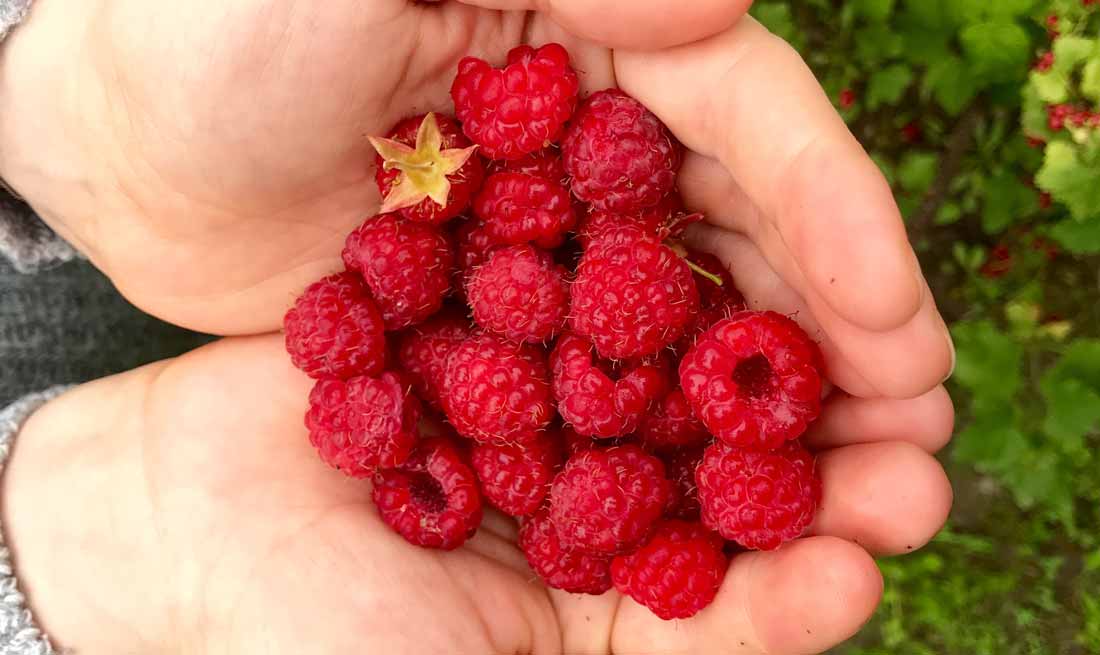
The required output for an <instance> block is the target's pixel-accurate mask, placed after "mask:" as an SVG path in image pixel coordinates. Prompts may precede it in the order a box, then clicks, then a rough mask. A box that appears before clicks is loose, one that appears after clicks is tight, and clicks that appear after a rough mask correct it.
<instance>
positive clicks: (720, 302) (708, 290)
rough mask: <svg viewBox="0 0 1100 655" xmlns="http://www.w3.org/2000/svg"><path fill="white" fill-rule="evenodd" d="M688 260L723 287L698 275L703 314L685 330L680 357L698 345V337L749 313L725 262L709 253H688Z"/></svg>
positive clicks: (680, 342)
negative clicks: (738, 315)
mask: <svg viewBox="0 0 1100 655" xmlns="http://www.w3.org/2000/svg"><path fill="white" fill-rule="evenodd" d="M686 256H687V259H688V261H690V262H691V263H692V264H693V265H695V266H696V267H697V268H701V269H703V270H704V271H705V272H707V273H709V274H710V275H712V276H714V277H717V278H718V279H720V280H721V281H722V284H721V285H719V284H716V283H715V282H714V281H713V280H711V279H709V278H708V277H707V276H705V275H701V274H699V272H698V271H696V275H695V287H696V288H697V289H698V290H699V313H698V314H696V316H695V320H694V321H692V323H691V325H690V326H689V327H688V329H687V330H685V332H684V336H683V338H681V339H680V341H679V342H678V343H677V344H676V351H677V352H680V353H685V352H687V351H688V350H690V349H691V347H692V346H693V345H694V344H695V339H696V337H698V336H699V335H700V334H702V333H703V332H706V331H707V330H709V329H710V328H711V326H713V325H714V324H715V323H717V322H718V321H721V320H722V319H726V318H729V317H730V316H733V315H734V314H736V313H737V312H740V311H744V310H746V309H748V305H747V304H746V303H745V297H744V296H743V295H741V292H740V291H739V290H738V289H737V286H736V285H734V283H733V276H731V275H730V272H729V269H728V268H726V265H725V264H723V263H722V260H720V259H718V258H717V257H715V256H714V255H712V254H710V253H708V252H701V251H697V250H689V251H687V253H686Z"/></svg>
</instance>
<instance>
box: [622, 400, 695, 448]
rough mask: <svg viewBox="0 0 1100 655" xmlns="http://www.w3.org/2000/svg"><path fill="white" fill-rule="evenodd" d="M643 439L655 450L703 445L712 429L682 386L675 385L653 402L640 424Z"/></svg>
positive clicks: (639, 428)
mask: <svg viewBox="0 0 1100 655" xmlns="http://www.w3.org/2000/svg"><path fill="white" fill-rule="evenodd" d="M638 437H640V438H641V440H642V443H644V444H645V445H646V446H647V447H649V448H651V449H654V450H664V449H669V448H683V447H686V446H701V445H703V444H704V443H706V441H707V439H709V438H710V433H708V432H707V429H706V428H705V427H703V424H702V423H700V422H699V419H697V418H695V414H693V413H692V412H691V404H690V403H689V402H688V400H687V398H686V397H684V392H683V391H681V390H680V389H673V390H672V391H670V392H668V393H667V394H665V397H664V398H662V399H661V400H660V401H658V402H656V403H654V404H653V409H652V411H650V412H649V413H648V414H646V415H645V417H644V418H643V419H642V422H641V424H640V425H639V426H638Z"/></svg>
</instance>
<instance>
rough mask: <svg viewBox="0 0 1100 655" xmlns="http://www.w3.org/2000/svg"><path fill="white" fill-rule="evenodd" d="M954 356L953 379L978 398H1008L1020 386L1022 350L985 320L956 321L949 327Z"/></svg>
mask: <svg viewBox="0 0 1100 655" xmlns="http://www.w3.org/2000/svg"><path fill="white" fill-rule="evenodd" d="M951 335H952V337H954V339H955V349H956V351H957V353H958V358H957V361H956V365H955V376H954V379H955V381H956V382H958V383H959V384H961V385H962V386H964V387H966V388H967V389H970V390H971V391H972V392H973V393H974V394H975V395H976V396H978V398H976V399H975V400H976V401H978V400H979V399H982V398H984V399H1005V400H1007V399H1011V398H1012V397H1013V396H1015V395H1016V392H1017V390H1018V389H1019V387H1020V367H1021V363H1022V360H1023V353H1022V351H1021V348H1020V345H1019V344H1018V343H1016V341H1015V340H1014V339H1012V337H1010V336H1008V335H1007V334H1004V333H1003V332H1001V331H1000V330H998V329H997V327H996V326H994V325H993V323H991V322H989V321H976V322H968V321H962V322H959V323H956V324H955V326H954V327H953V328H952V329H951Z"/></svg>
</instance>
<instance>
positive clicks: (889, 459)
mask: <svg viewBox="0 0 1100 655" xmlns="http://www.w3.org/2000/svg"><path fill="white" fill-rule="evenodd" d="M817 466H818V471H819V473H820V475H821V488H822V499H821V506H820V508H819V510H818V514H817V517H816V518H815V520H814V523H813V525H812V526H811V527H810V533H811V534H827V535H830V536H833V537H840V538H842V539H849V540H851V541H854V542H855V543H857V544H859V545H860V546H862V547H863V548H866V549H867V550H869V551H870V552H871V553H873V554H875V555H897V554H901V553H905V552H909V551H912V550H916V549H917V548H920V547H921V546H923V545H924V544H926V543H928V541H929V540H930V539H931V538H932V537H933V536H935V534H936V533H937V532H939V530H940V528H942V527H943V524H944V522H946V521H947V515H948V513H949V512H950V511H951V501H952V492H951V483H950V481H949V480H948V479H947V474H946V473H944V470H943V467H942V466H940V464H939V462H937V461H936V459H935V458H934V457H932V456H931V455H929V454H928V453H926V452H924V451H923V450H921V449H920V448H918V447H917V446H915V445H913V444H911V443H907V442H903V441H888V442H883V443H877V444H857V445H853V446H845V447H843V448H837V449H836V450H830V451H828V452H825V453H823V454H821V455H819V456H818V459H817Z"/></svg>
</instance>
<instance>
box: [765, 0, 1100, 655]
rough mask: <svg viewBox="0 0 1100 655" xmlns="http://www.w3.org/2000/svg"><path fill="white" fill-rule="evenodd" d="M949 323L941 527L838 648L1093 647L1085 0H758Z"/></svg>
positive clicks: (1092, 149) (1099, 533)
mask: <svg viewBox="0 0 1100 655" xmlns="http://www.w3.org/2000/svg"><path fill="white" fill-rule="evenodd" d="M753 13H754V15H755V16H756V18H757V19H758V20H760V21H761V22H762V23H764V24H765V25H767V26H768V27H769V28H770V29H771V30H772V31H773V32H775V33H776V34H778V35H780V36H782V37H783V38H785V39H787V40H788V41H789V42H790V43H791V44H792V45H793V46H794V47H795V48H797V49H798V50H799V51H800V52H801V53H802V55H803V57H804V58H805V59H806V61H807V62H808V63H809V64H810V66H811V67H812V68H813V69H814V71H815V72H816V73H817V75H818V78H819V79H820V80H821V81H822V83H823V85H824V86H825V89H826V91H827V92H828V93H829V94H830V96H831V97H832V98H833V99H834V102H835V103H836V104H837V106H838V108H839V109H840V110H841V113H842V114H843V115H844V117H845V119H846V120H847V121H848V123H849V126H850V127H851V129H852V130H853V132H854V133H855V134H856V135H857V137H859V139H860V141H862V142H863V144H864V145H865V146H866V147H867V149H868V150H869V151H870V152H871V155H872V157H873V158H874V159H875V161H876V162H878V164H879V166H880V167H881V168H882V170H883V172H884V174H885V175H886V177H887V179H889V180H890V182H891V184H892V185H893V187H894V190H895V193H896V195H897V198H898V204H899V206H900V207H901V210H902V213H903V215H904V216H905V219H906V222H907V225H908V227H909V233H910V238H911V240H912V241H913V244H914V246H915V248H916V249H917V252H918V255H919V256H920V258H921V262H922V265H923V266H924V270H925V274H926V275H927V277H928V278H929V281H930V282H931V284H932V286H933V288H934V290H935V293H936V298H937V301H938V302H939V304H940V308H941V310H942V311H943V313H944V315H945V316H946V317H947V319H948V321H949V323H950V324H951V326H952V333H953V334H954V336H955V340H956V345H957V348H958V366H957V369H956V373H955V376H954V378H953V380H952V382H951V383H949V384H950V388H951V391H952V395H953V397H954V398H955V401H956V406H957V410H958V416H959V418H958V423H957V436H956V438H955V440H954V443H953V445H952V447H951V448H949V449H948V451H947V452H945V453H944V454H943V455H942V458H943V461H944V464H945V465H946V466H947V468H948V471H949V472H950V474H951V477H952V481H953V484H954V487H955V494H956V507H955V510H954V512H953V515H952V518H951V521H950V523H949V526H948V529H947V530H946V531H945V532H944V533H943V534H941V535H940V536H939V537H938V538H937V539H936V540H935V541H934V542H933V543H932V544H931V545H929V546H928V547H927V548H926V549H925V550H924V551H922V552H921V553H918V554H916V555H913V556H909V557H904V558H899V559H896V560H884V561H882V562H880V566H881V568H882V571H883V574H884V576H885V578H886V592H885V597H884V602H883V605H882V607H881V609H880V610H879V612H878V614H877V615H876V617H875V619H874V621H873V622H872V624H871V625H870V626H869V627H868V628H867V629H866V630H865V631H864V632H863V633H862V634H861V635H860V636H859V637H858V638H857V639H855V640H854V641H853V642H851V643H849V644H847V645H845V646H844V647H842V648H840V649H838V652H843V653H851V654H856V653H858V654H864V655H871V654H875V655H878V654H882V655H885V654H887V653H889V654H891V655H910V654H912V655H918V654H919V655H925V654H927V655H932V654H936V655H952V654H955V653H958V654H959V655H963V654H965V655H982V654H986V653H988V654H990V655H1015V654H1041V653H1050V654H1061V653H1100V592H1098V591H1097V590H1098V589H1100V484H1097V481H1098V478H1100V454H1098V450H1097V448H1098V446H1100V432H1098V429H1100V288H1098V287H1100V273H1098V271H1100V107H1098V105H1100V36H1098V35H1100V1H1098V0H1045V1H1040V0H843V1H841V0H789V1H786V0H760V1H758V2H757V4H756V6H755V8H754V10H753Z"/></svg>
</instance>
